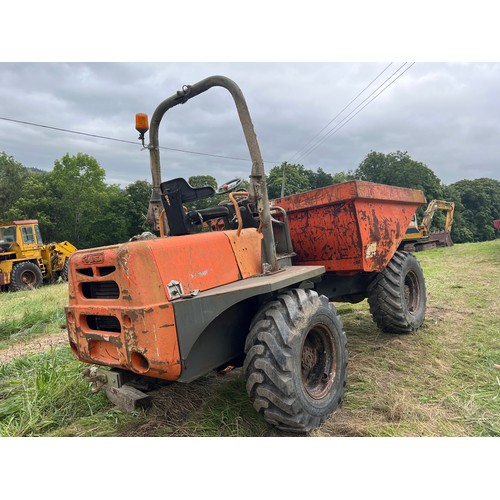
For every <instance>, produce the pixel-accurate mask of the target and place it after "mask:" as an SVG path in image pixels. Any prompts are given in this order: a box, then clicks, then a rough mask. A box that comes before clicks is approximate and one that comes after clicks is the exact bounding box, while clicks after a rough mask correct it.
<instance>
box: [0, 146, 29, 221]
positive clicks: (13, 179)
mask: <svg viewBox="0 0 500 500" xmlns="http://www.w3.org/2000/svg"><path fill="white" fill-rule="evenodd" d="M27 177H28V170H27V169H26V167H25V166H24V165H23V164H22V163H19V162H18V161H16V160H15V159H14V157H13V156H8V155H7V153H5V152H2V153H0V214H1V215H0V219H1V220H4V219H5V217H6V216H5V215H4V214H5V213H6V212H7V211H8V210H9V209H10V208H12V206H13V205H14V203H15V202H16V200H17V199H18V198H19V197H20V196H21V193H22V192H23V186H24V183H25V181H26V178H27Z"/></svg>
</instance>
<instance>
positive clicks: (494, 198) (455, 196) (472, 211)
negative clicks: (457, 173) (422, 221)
mask: <svg viewBox="0 0 500 500" xmlns="http://www.w3.org/2000/svg"><path fill="white" fill-rule="evenodd" d="M446 194H447V197H448V199H450V200H451V201H454V202H455V222H454V224H453V228H452V233H451V236H452V239H453V241H454V242H455V243H463V242H467V241H486V240H492V239H495V236H496V235H495V229H494V228H493V221H494V220H496V219H500V181H497V180H494V179H487V178H481V179H474V180H467V179H464V180H461V181H458V182H455V183H454V184H451V185H450V186H448V187H447V188H446Z"/></svg>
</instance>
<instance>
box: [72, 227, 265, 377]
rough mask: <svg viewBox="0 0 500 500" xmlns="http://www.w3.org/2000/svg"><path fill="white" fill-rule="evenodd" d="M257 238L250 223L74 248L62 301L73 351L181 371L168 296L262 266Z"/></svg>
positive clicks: (148, 371) (153, 369) (107, 362)
mask: <svg viewBox="0 0 500 500" xmlns="http://www.w3.org/2000/svg"><path fill="white" fill-rule="evenodd" d="M233 233H234V234H233ZM261 238H262V236H261V235H260V234H259V233H257V231H256V230H255V229H250V230H244V231H243V232H242V233H241V235H240V236H239V237H237V236H236V231H229V232H227V233H226V232H211V233H201V234H195V235H188V236H178V237H166V238H157V239H151V240H143V241H135V242H130V243H124V244H123V245H115V246H110V247H102V248H96V249H91V250H82V251H78V252H75V253H74V254H73V256H72V258H71V260H70V270H69V305H68V307H67V308H66V316H67V325H68V335H69V340H70V345H71V347H72V349H73V352H74V354H75V355H76V356H77V357H78V358H79V359H80V360H82V361H85V362H87V363H93V364H100V365H104V366H111V367H119V368H124V369H126V370H131V371H133V372H136V373H139V374H145V375H148V376H151V377H157V378H162V379H166V380H176V379H178V378H179V376H180V374H181V371H182V368H181V367H182V362H181V353H180V352H179V343H178V338H177V329H176V322H175V315H174V308H173V305H172V300H173V299H175V298H179V297H181V296H188V295H189V294H191V293H193V292H196V291H198V292H203V291H204V290H209V289H211V288H215V287H217V286H221V285H225V284H228V283H232V282H234V281H237V280H238V279H241V276H242V275H243V276H245V277H248V276H250V275H255V274H257V273H259V272H260V267H261V263H260V248H261ZM238 261H240V262H238ZM172 283H173V285H172ZM169 285H171V286H170V287H169ZM175 291H178V292H179V293H178V295H177V296H175V295H174V293H173V292H175Z"/></svg>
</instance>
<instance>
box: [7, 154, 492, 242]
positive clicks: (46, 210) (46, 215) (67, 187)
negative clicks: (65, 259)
mask: <svg viewBox="0 0 500 500" xmlns="http://www.w3.org/2000/svg"><path fill="white" fill-rule="evenodd" d="M105 176H106V172H105V170H104V169H103V168H102V167H101V166H100V165H99V163H98V161H97V160H96V159H95V158H93V157H92V156H89V155H86V154H84V153H78V154H76V155H74V156H70V155H69V154H66V155H64V156H63V157H62V158H61V159H59V160H56V161H55V162H54V167H53V169H52V170H51V171H48V172H47V171H44V170H39V169H36V168H27V167H25V166H24V165H22V164H21V163H20V162H18V161H17V160H15V158H13V157H12V156H9V155H8V154H7V153H5V152H3V153H0V221H9V220H19V219H38V220H39V223H40V228H41V231H42V234H43V237H44V240H45V241H46V242H49V241H63V240H68V241H70V242H71V243H73V244H74V245H75V246H76V247H77V248H90V247H96V246H104V245H112V244H115V243H121V242H124V241H127V240H128V239H129V238H130V237H132V236H134V235H136V234H140V233H142V232H143V231H147V230H151V227H150V225H149V224H148V223H147V222H146V219H145V214H146V212H147V207H148V203H149V197H150V193H151V184H150V183H149V182H148V181H146V180H138V181H135V182H133V183H131V184H129V185H128V186H126V187H125V188H122V187H120V186H118V185H115V184H107V183H106V181H105ZM283 176H284V178H285V180H284V182H283ZM352 179H361V180H367V181H371V182H378V183H382V184H391V185H395V186H401V187H409V188H414V189H421V190H422V191H423V192H424V194H425V196H426V197H427V200H428V201H430V200H432V199H446V200H449V201H454V202H455V205H456V209H455V222H454V225H453V229H452V239H453V241H454V242H455V243H462V242H469V241H485V240H490V239H494V238H495V237H496V234H495V229H494V228H493V220H495V219H500V182H499V181H497V180H494V179H487V178H482V179H475V180H461V181H458V182H455V183H453V184H451V185H449V186H446V185H444V184H443V183H442V182H441V181H440V179H439V178H438V177H437V176H436V175H435V174H434V172H433V171H432V170H431V169H430V168H429V167H427V166H426V165H424V164H423V163H421V162H418V161H415V160H412V159H411V158H410V156H409V155H408V153H406V152H400V151H397V152H395V153H390V154H383V153H378V152H373V151H372V152H370V153H369V154H368V155H367V156H366V158H365V159H364V160H363V161H362V162H361V164H360V165H359V166H358V168H356V169H355V170H353V171H347V172H338V173H336V174H334V175H332V174H329V173H327V172H325V171H324V170H323V169H322V168H321V167H320V168H318V169H317V170H316V171H313V170H309V169H306V168H305V167H304V166H303V165H298V164H289V163H286V162H285V163H282V164H281V165H278V166H276V167H274V168H272V169H271V170H270V171H269V173H268V177H267V185H268V191H269V197H270V199H273V198H279V197H281V194H282V192H283V193H284V195H285V196H286V195H290V194H295V193H299V192H302V191H307V190H310V189H316V188H321V187H325V186H328V185H331V184H336V183H339V182H344V181H348V180H352ZM188 180H189V182H190V184H191V185H193V186H196V187H200V186H206V185H211V186H212V187H214V188H217V181H216V179H215V178H213V177H212V176H210V175H201V176H192V177H190V178H189V179H188ZM247 185H248V184H247ZM220 201H221V199H220V197H219V198H217V197H213V198H211V199H208V200H200V201H198V202H197V205H200V206H197V207H196V208H203V207H205V206H211V205H217V204H218V203H219V202H220ZM201 205H203V207H202V206H201ZM190 208H194V207H190ZM424 208H425V207H422V208H421V209H420V212H419V214H420V215H421V214H422V212H423V209H424ZM444 219H445V217H444V215H443V214H440V213H436V214H435V216H434V220H433V225H434V227H435V228H436V229H440V228H442V225H443V224H444Z"/></svg>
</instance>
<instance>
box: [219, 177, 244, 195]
mask: <svg viewBox="0 0 500 500" xmlns="http://www.w3.org/2000/svg"><path fill="white" fill-rule="evenodd" d="M242 182H243V179H241V178H240V177H237V178H236V179H231V180H230V181H227V182H225V183H224V184H222V186H219V189H217V191H215V194H226V193H230V192H231V191H234V190H235V189H236V188H237V187H238V186H239V185H240V184H241V183H242Z"/></svg>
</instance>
